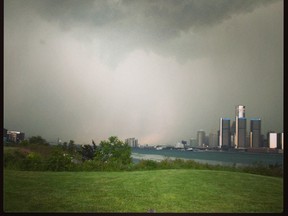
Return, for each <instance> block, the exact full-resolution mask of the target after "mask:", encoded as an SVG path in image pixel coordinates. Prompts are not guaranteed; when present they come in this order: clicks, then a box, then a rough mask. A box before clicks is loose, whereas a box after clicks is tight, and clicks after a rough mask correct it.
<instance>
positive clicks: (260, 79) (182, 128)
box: [4, 0, 283, 144]
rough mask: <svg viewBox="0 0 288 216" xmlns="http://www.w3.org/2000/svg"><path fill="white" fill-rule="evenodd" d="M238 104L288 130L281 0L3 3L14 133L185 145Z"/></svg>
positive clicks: (7, 114)
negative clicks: (198, 132) (284, 103)
mask: <svg viewBox="0 0 288 216" xmlns="http://www.w3.org/2000/svg"><path fill="white" fill-rule="evenodd" d="M238 104H241V105H245V106H246V117H247V118H248V121H247V128H248V129H249V125H250V120H249V119H250V118H253V117H259V118H261V119H262V133H263V134H266V132H267V131H268V130H273V131H276V132H282V130H283V1H277V0H276V1H273V0H268V1H266V0H259V1H258V0H183V1H181V0H177V1H176V0H173V1H172V0H151V1H148V0H141V1H135V0H103V1H100V0H96V1H90V0H77V1H74V0H61V1H58V0H47V1H46V0H5V1H4V127H5V128H7V129H8V130H18V131H23V132H25V133H26V135H27V136H34V135H41V136H42V137H44V138H45V139H46V140H49V141H56V140H57V138H58V137H59V138H60V139H61V140H63V141H69V140H70V139H73V140H74V141H75V142H76V143H79V144H84V143H91V140H92V139H94V140H95V141H96V142H99V141H101V140H104V139H107V138H108V137H110V136H112V135H116V136H118V137H119V138H120V139H123V140H124V139H125V138H128V137H136V138H138V140H139V142H140V144H146V143H147V144H175V143H176V142H177V141H180V140H189V139H190V138H192V137H194V138H196V134H197V131H198V130H200V129H203V130H205V131H206V133H207V134H209V133H210V132H213V133H216V132H217V130H219V119H220V117H227V118H231V120H233V118H234V116H235V106H236V105H238Z"/></svg>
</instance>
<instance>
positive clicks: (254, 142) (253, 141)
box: [249, 118, 261, 148]
mask: <svg viewBox="0 0 288 216" xmlns="http://www.w3.org/2000/svg"><path fill="white" fill-rule="evenodd" d="M249 135H250V139H249V141H250V142H249V143H250V148H258V147H261V119H259V118H258V119H251V120H250V134H249Z"/></svg>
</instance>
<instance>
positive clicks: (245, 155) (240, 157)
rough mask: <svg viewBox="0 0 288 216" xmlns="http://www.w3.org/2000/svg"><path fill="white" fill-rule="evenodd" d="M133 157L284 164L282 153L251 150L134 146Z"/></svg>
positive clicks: (242, 163)
mask: <svg viewBox="0 0 288 216" xmlns="http://www.w3.org/2000/svg"><path fill="white" fill-rule="evenodd" d="M132 158H133V161H134V162H135V163H137V162H139V160H141V159H144V160H156V161H161V160H163V159H165V158H170V159H176V158H180V159H186V160H187V159H188V160H194V161H196V162H200V163H208V164H213V165H215V164H220V165H235V166H247V165H253V164H256V163H261V164H264V165H269V164H273V165H274V164H283V154H281V153H251V152H228V151H181V150H177V149H171V150H170V149H163V150H156V149H148V148H143V149H141V148H132Z"/></svg>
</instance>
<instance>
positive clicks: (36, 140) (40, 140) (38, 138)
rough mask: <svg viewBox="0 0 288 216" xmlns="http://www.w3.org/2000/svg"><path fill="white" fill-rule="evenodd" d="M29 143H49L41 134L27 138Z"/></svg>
mask: <svg viewBox="0 0 288 216" xmlns="http://www.w3.org/2000/svg"><path fill="white" fill-rule="evenodd" d="M29 143H31V144H39V145H49V144H48V142H47V141H46V140H45V139H44V138H42V137H41V136H32V137H31V138H29Z"/></svg>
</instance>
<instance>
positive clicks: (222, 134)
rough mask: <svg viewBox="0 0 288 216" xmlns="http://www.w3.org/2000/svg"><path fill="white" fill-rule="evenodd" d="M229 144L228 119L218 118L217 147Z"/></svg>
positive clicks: (225, 146) (228, 145)
mask: <svg viewBox="0 0 288 216" xmlns="http://www.w3.org/2000/svg"><path fill="white" fill-rule="evenodd" d="M230 146H231V135H230V119H229V118H220V131H219V147H220V148H227V147H230Z"/></svg>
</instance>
